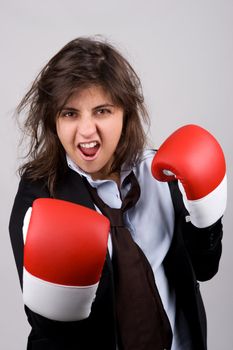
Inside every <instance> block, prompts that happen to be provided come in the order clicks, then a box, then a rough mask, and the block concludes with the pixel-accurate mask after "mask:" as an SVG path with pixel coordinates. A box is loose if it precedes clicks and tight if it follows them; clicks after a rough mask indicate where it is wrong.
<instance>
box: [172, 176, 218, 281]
mask: <svg viewBox="0 0 233 350" xmlns="http://www.w3.org/2000/svg"><path fill="white" fill-rule="evenodd" d="M169 187H170V192H171V196H172V200H173V206H174V209H175V216H176V222H177V224H178V225H179V226H180V229H181V232H182V237H183V241H184V244H185V246H186V248H187V251H188V254H189V257H190V260H191V262H192V266H193V269H194V271H195V275H196V278H197V280H199V281H206V280H209V279H210V278H212V277H213V276H214V275H215V274H216V273H217V271H218V267H219V261H220V258H221V253H222V242H221V241H222V236H223V230H222V218H220V219H219V220H218V221H217V222H216V223H214V224H213V225H211V226H209V227H206V228H197V227H195V226H194V225H193V224H192V223H191V222H190V221H188V222H187V221H186V218H187V217H189V212H188V211H187V209H186V208H185V206H184V203H183V199H182V194H181V192H180V190H179V187H178V184H177V181H171V182H169Z"/></svg>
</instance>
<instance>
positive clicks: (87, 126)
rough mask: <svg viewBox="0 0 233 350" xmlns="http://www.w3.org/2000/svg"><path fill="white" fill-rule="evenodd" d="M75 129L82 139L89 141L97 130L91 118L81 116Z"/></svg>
mask: <svg viewBox="0 0 233 350" xmlns="http://www.w3.org/2000/svg"><path fill="white" fill-rule="evenodd" d="M77 129H78V132H79V134H80V135H81V136H82V137H84V138H86V139H90V138H91V137H92V136H93V135H95V133H96V130H97V129H96V124H95V120H94V119H93V118H92V117H91V116H82V117H81V118H80V120H79V123H78V126H77Z"/></svg>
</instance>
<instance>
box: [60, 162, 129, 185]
mask: <svg viewBox="0 0 233 350" xmlns="http://www.w3.org/2000/svg"><path fill="white" fill-rule="evenodd" d="M66 160H67V164H68V167H69V168H70V169H72V170H74V171H75V172H76V173H78V174H79V175H80V176H84V177H85V178H86V179H87V180H88V182H89V183H90V184H91V185H92V186H93V187H96V188H97V187H98V186H99V185H101V184H103V183H105V182H108V181H112V180H109V179H106V180H93V179H92V177H91V175H90V174H89V173H87V172H85V171H84V170H82V169H81V168H80V167H79V166H78V165H77V164H75V163H74V161H73V160H72V159H71V158H70V157H69V156H68V155H66ZM131 170H132V169H129V168H128V167H127V168H126V167H125V166H124V164H123V165H122V168H121V172H120V177H121V184H122V183H123V181H124V179H125V178H126V177H127V176H128V175H129V173H130V172H131Z"/></svg>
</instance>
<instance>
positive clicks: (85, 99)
mask: <svg viewBox="0 0 233 350" xmlns="http://www.w3.org/2000/svg"><path fill="white" fill-rule="evenodd" d="M122 127H123V109H122V108H121V107H119V106H116V105H114V103H113V102H112V100H111V98H110V96H109V95H108V94H107V93H106V92H105V91H104V90H103V88H102V87H100V86H91V87H89V88H85V89H83V90H81V91H79V92H76V93H74V94H73V95H72V96H71V97H70V98H69V99H68V101H67V102H66V104H65V106H64V108H63V109H62V111H61V112H60V114H59V115H58V118H57V121H56V129H57V135H58V138H59V140H60V142H61V143H62V145H63V147H64V149H65V151H66V153H67V154H68V156H69V157H70V158H71V159H72V160H73V161H74V163H75V164H76V165H78V166H79V167H80V168H81V169H82V170H84V171H85V172H87V173H89V174H91V176H92V178H93V179H104V178H105V177H108V176H109V169H110V166H111V164H112V162H113V159H114V152H115V150H116V148H117V145H118V142H119V140H120V137H121V133H122Z"/></svg>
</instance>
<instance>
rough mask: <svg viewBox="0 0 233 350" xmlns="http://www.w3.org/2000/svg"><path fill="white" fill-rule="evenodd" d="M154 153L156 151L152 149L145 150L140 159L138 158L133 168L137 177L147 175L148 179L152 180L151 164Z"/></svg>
mask: <svg viewBox="0 0 233 350" xmlns="http://www.w3.org/2000/svg"><path fill="white" fill-rule="evenodd" d="M155 153H156V150H154V149H145V150H144V151H143V153H142V155H141V157H140V158H139V160H138V162H137V164H136V165H135V166H134V168H133V171H134V172H135V173H136V174H138V175H143V174H147V175H149V177H151V178H152V174H151V163H152V160H153V158H154V155H155ZM153 179H154V178H153ZM154 180H155V179H154Z"/></svg>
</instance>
